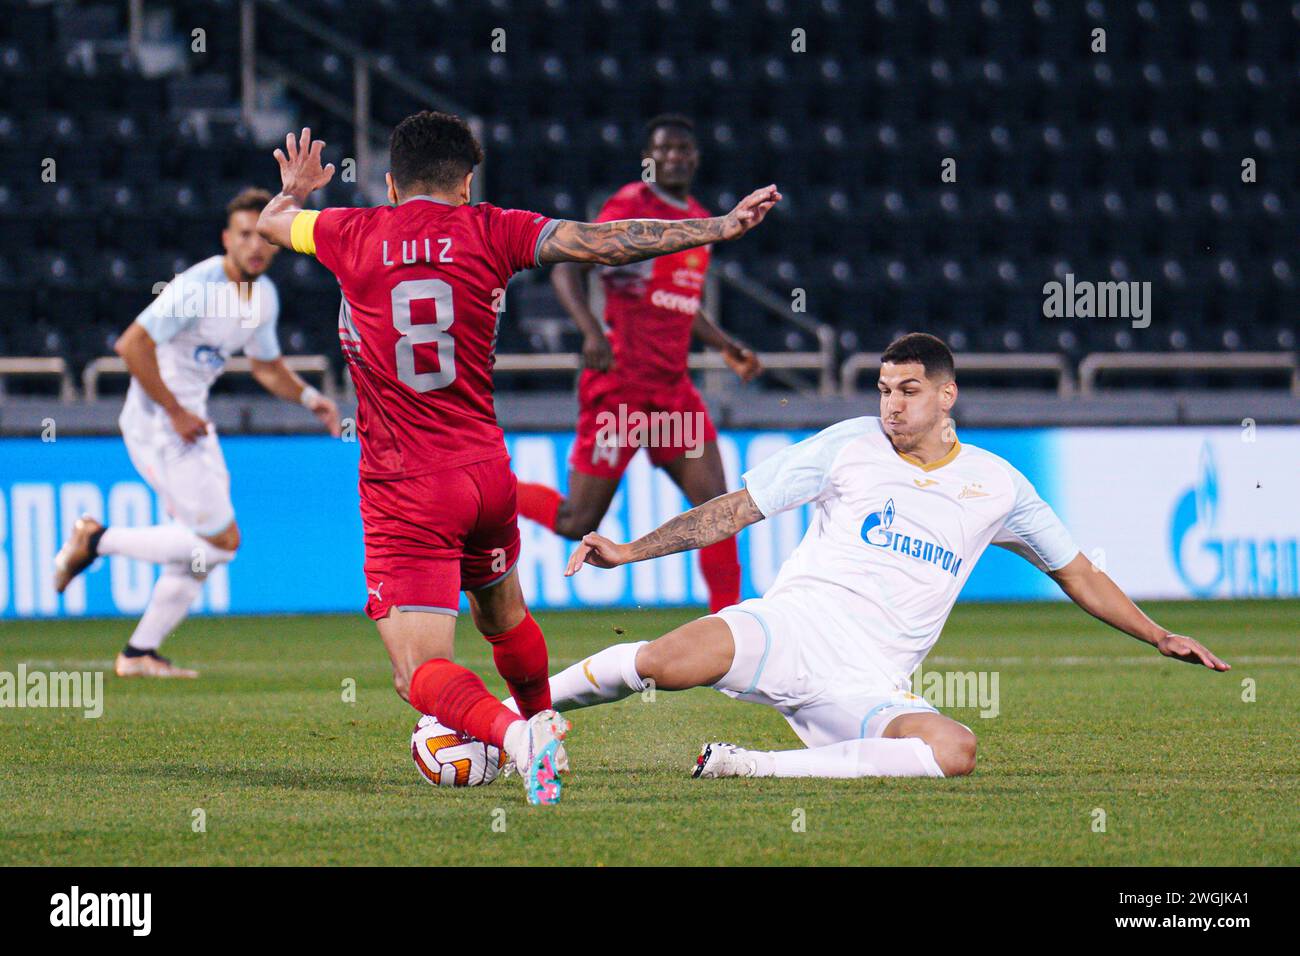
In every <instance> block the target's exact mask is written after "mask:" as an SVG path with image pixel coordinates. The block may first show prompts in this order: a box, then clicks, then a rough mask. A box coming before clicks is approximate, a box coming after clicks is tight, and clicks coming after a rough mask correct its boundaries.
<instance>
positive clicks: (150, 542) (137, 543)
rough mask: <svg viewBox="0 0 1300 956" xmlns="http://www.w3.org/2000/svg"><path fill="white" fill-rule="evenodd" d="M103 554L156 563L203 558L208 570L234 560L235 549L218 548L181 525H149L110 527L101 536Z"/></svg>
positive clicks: (189, 564) (190, 563)
mask: <svg viewBox="0 0 1300 956" xmlns="http://www.w3.org/2000/svg"><path fill="white" fill-rule="evenodd" d="M99 553H100V554H121V555H125V556H126V557H128V558H138V559H140V560H141V561H148V562H150V563H152V564H184V565H185V566H186V567H187V568H190V567H194V566H195V562H196V561H198V560H199V558H200V557H202V560H203V564H202V565H200V566H201V567H203V568H204V569H205V570H208V571H210V570H212V568H213V567H214V566H215V565H218V564H222V563H223V562H226V561H230V560H231V559H233V558H234V556H235V552H233V551H227V550H225V549H224V548H218V547H217V546H216V545H215V544H212V543H211V542H210V541H204V540H203V539H202V538H200V537H199V536H198V535H197V534H195V533H194V532H193V531H191V530H190V529H189V528H186V527H185V526H184V525H179V524H155V525H149V526H148V527H145V528H117V527H109V528H105V529H104V533H103V534H102V535H100V538H99Z"/></svg>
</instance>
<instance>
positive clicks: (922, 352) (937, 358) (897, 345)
mask: <svg viewBox="0 0 1300 956" xmlns="http://www.w3.org/2000/svg"><path fill="white" fill-rule="evenodd" d="M886 362H892V363H893V364H895V365H902V364H904V363H906V362H919V363H920V364H921V365H922V366H924V367H925V375H926V378H934V377H935V376H936V375H937V374H938V373H940V372H942V373H943V374H944V376H946V377H948V378H956V377H957V363H956V362H954V361H953V358H952V350H951V349H949V348H948V346H947V345H946V344H945V343H944V341H943V339H941V338H939V337H938V336H937V335H930V334H929V333H927V332H909V333H907V334H906V335H903V336H900V337H899V338H896V339H894V341H892V342H890V343H889V347H888V348H887V349H885V351H884V352H882V353H881V355H880V364H881V365H884V364H885V363H886Z"/></svg>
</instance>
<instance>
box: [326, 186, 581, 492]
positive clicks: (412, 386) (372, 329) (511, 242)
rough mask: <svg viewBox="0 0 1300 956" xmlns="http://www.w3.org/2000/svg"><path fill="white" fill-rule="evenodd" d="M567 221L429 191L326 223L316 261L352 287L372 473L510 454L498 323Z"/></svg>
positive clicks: (367, 466) (348, 326)
mask: <svg viewBox="0 0 1300 956" xmlns="http://www.w3.org/2000/svg"><path fill="white" fill-rule="evenodd" d="M558 222H559V221H558V220H554V219H551V218H549V217H547V216H542V215H539V214H537V213H534V212H527V211H525V210H521V209H500V208H498V207H496V206H492V205H490V204H488V203H477V204H475V205H460V206H453V205H451V204H449V203H444V202H441V201H439V200H436V199H432V198H429V197H427V196H418V197H415V198H412V199H409V200H406V201H404V202H403V203H401V204H400V205H398V206H376V207H373V208H361V209H345V208H336V209H325V210H322V211H321V213H320V215H319V216H317V217H316V220H315V223H314V225H313V229H312V239H313V242H314V245H315V255H316V258H317V259H318V260H319V261H320V263H321V264H322V265H323V266H325V268H327V269H329V270H330V272H332V273H334V275H335V277H337V278H338V280H339V285H340V286H341V287H342V290H343V302H342V304H341V305H340V308H339V339H340V343H341V345H342V347H343V354H344V357H345V358H346V359H347V362H348V366H349V368H350V370H351V373H352V381H353V384H354V385H355V387H356V392H357V433H358V437H359V439H360V442H361V468H360V473H361V477H362V478H370V479H388V478H404V477H410V476H415V475H421V474H426V473H429V472H434V471H440V470H443V469H446V468H453V467H456V466H458V465H467V464H470V463H473V462H477V461H485V460H487V459H489V458H493V457H504V456H505V453H506V452H505V440H504V438H503V436H502V433H501V426H500V425H498V424H497V420H496V411H495V408H494V406H493V403H492V366H493V363H494V361H495V350H496V338H497V323H498V321H499V317H500V313H501V311H502V310H503V309H504V308H505V288H506V284H507V283H508V282H509V281H510V277H511V276H513V275H514V274H515V273H516V272H519V271H521V270H523V269H531V268H534V267H535V266H536V265H537V250H538V248H539V247H540V246H541V243H542V240H543V239H545V238H546V236H548V235H549V234H550V233H551V231H552V230H553V229H554V228H555V226H556V225H558Z"/></svg>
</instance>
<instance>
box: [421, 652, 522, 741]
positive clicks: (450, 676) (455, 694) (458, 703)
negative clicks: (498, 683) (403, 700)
mask: <svg viewBox="0 0 1300 956" xmlns="http://www.w3.org/2000/svg"><path fill="white" fill-rule="evenodd" d="M411 706H412V707H414V708H415V709H416V710H418V711H419V712H420V713H422V714H431V715H433V716H434V717H437V718H438V721H439V722H440V723H443V724H446V725H447V726H448V727H450V728H451V729H452V730H458V731H460V732H461V733H464V734H469V735H470V736H471V737H477V738H478V739H479V740H483V741H486V742H487V743H490V744H492V746H494V747H504V746H505V741H506V728H507V727H509V726H510V725H511V724H513V723H514V722H515V721H516V720H518V719H519V715H518V714H515V713H512V712H511V711H510V709H509V708H507V707H506V706H505V705H504V704H502V703H501V701H499V700H497V699H496V698H495V697H493V696H492V695H491V694H489V693H488V689H487V687H485V686H484V685H483V681H481V680H479V677H478V675H477V674H475V673H474V672H473V671H471V670H468V669H467V668H464V667H461V666H460V665H459V664H453V663H452V662H451V661H449V660H446V659H445V658H441V657H435V658H433V659H432V660H428V661H425V662H424V663H423V664H421V665H420V666H419V667H418V668H416V670H415V674H414V675H413V676H412V677H411Z"/></svg>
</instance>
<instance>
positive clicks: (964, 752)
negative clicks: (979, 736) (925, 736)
mask: <svg viewBox="0 0 1300 956" xmlns="http://www.w3.org/2000/svg"><path fill="white" fill-rule="evenodd" d="M929 743H930V749H931V750H932V751H934V759H935V762H936V763H938V764H939V769H940V770H942V771H943V775H944V776H945V777H964V776H966V775H967V774H970V773H972V772H973V771H974V770H975V749H976V742H975V735H974V734H973V733H972V732H971V731H970V730H968V729H967V728H965V727H963V726H962V725H961V724H957V725H956V726H954V727H952V728H945V729H944V730H943V731H942V732H941V733H939V734H938V735H937V736H936V739H933V740H931V741H930V742H929Z"/></svg>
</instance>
